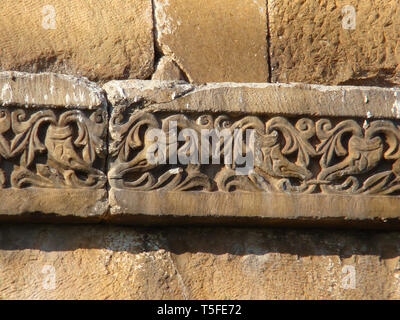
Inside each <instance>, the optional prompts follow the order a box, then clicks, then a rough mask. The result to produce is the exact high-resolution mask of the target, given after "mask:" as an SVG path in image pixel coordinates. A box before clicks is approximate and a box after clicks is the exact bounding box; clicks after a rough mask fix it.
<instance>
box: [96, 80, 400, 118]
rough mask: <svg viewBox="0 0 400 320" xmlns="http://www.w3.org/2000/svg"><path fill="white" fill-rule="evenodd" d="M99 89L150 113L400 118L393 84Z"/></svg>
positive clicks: (119, 84) (123, 85) (134, 84)
mask: <svg viewBox="0 0 400 320" xmlns="http://www.w3.org/2000/svg"><path fill="white" fill-rule="evenodd" d="M103 89H104V90H105V91H106V92H107V98H108V99H109V101H110V102H111V103H112V104H113V105H114V106H119V105H131V104H132V105H134V106H137V107H138V108H144V107H146V110H149V111H151V112H156V111H170V112H181V111H183V110H184V111H187V112H202V113H218V112H228V113H238V114H241V115H243V114H257V115H263V114H279V115H284V116H286V115H290V116H293V115H299V116H306V115H308V116H321V117H325V116H326V117H356V118H362V119H366V120H367V119H378V118H388V119H400V89H397V88H378V87H358V86H321V85H308V84H300V83H296V84H283V83H282V84H270V83H262V84H261V83H246V84H243V83H209V84H204V85H193V84H188V83H183V82H174V81H141V80H122V81H110V82H108V83H106V84H105V85H104V86H103ZM117 111H118V109H115V112H117Z"/></svg>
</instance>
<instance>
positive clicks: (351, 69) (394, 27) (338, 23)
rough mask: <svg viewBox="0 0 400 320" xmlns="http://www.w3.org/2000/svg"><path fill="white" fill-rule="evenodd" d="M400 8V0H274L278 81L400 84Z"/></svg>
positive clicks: (272, 19)
mask: <svg viewBox="0 0 400 320" xmlns="http://www.w3.org/2000/svg"><path fill="white" fill-rule="evenodd" d="M345 6H352V7H353V8H354V9H355V14H356V15H355V25H354V29H352V27H353V24H352V20H349V18H350V17H351V15H352V13H351V11H346V8H345ZM342 10H344V11H342ZM350 10H351V9H350ZM399 10H400V7H399V3H398V1H397V0H391V1H384V2H382V1H380V0H366V1H356V0H340V1H333V0H327V1H314V0H302V1H292V0H271V1H268V13H269V28H270V45H271V50H270V51H271V68H272V81H273V82H306V83H322V84H354V85H380V86H393V85H395V84H397V85H399V84H400V67H399V64H400V44H399V37H400V11H399ZM343 23H344V24H343ZM343 26H344V27H343Z"/></svg>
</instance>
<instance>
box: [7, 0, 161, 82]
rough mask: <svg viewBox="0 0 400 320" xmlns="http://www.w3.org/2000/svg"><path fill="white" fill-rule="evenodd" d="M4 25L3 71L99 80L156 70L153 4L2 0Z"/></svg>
mask: <svg viewBox="0 0 400 320" xmlns="http://www.w3.org/2000/svg"><path fill="white" fill-rule="evenodd" d="M49 6H50V7H49ZM53 10H54V11H53ZM53 12H54V18H55V25H52V17H53ZM0 26H1V27H0V56H1V61H0V70H19V71H27V72H43V71H53V72H60V73H69V74H77V75H83V76H86V77H88V78H90V79H91V80H99V81H104V80H107V79H116V78H140V79H143V78H147V77H149V76H150V75H151V73H152V71H153V61H154V50H153V47H154V44H153V32H152V29H153V20H152V6H151V0H135V1H119V0H102V1H96V0H84V1H68V2H65V1H62V0H54V1H50V2H49V1H47V0H23V1H22V0H20V1H13V0H2V3H1V9H0ZM53 27H54V29H53Z"/></svg>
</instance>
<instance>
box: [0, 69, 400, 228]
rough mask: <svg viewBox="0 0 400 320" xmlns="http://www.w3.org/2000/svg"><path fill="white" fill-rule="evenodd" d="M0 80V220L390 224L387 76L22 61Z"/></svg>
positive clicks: (397, 191)
mask: <svg viewBox="0 0 400 320" xmlns="http://www.w3.org/2000/svg"><path fill="white" fill-rule="evenodd" d="M0 89H1V91H0V105H1V110H0V111H1V115H0V155H1V158H2V162H1V166H0V169H1V171H0V173H1V174H0V178H1V179H0V182H1V186H2V189H0V199H4V201H1V202H0V214H1V218H2V219H9V220H16V219H18V217H22V216H24V215H25V216H26V215H32V214H40V215H42V216H49V217H50V216H52V217H53V218H54V216H55V217H59V218H68V219H70V218H71V217H75V218H79V219H84V218H96V219H98V220H107V221H109V222H117V221H118V222H126V223H132V222H133V223H135V221H136V222H137V223H142V222H146V217H147V222H146V223H158V222H161V221H162V218H165V221H173V220H174V219H172V218H173V217H175V218H179V219H180V220H179V219H178V220H179V223H186V224H190V223H191V219H190V218H193V220H192V221H193V223H195V224H197V223H199V221H200V222H201V217H204V223H210V222H211V223H218V222H220V223H222V224H224V223H226V222H227V221H235V219H236V221H237V223H241V222H239V221H244V219H245V220H247V221H249V220H250V222H251V219H254V223H255V221H260V222H262V223H266V224H268V223H275V222H279V224H285V223H290V224H292V223H293V222H296V221H298V222H299V223H302V224H303V223H304V222H306V223H308V224H309V225H312V224H318V223H320V222H324V221H326V222H329V223H330V224H332V222H334V221H337V222H338V223H339V222H340V223H342V222H346V221H349V222H354V223H355V222H357V223H358V222H363V223H364V222H365V223H371V224H373V223H375V224H376V226H378V225H379V226H389V227H390V226H392V227H396V226H397V225H398V223H397V220H398V218H399V217H400V212H399V210H398V208H399V201H400V200H399V199H400V197H399V195H400V178H399V175H400V173H399V172H400V171H399V162H400V151H399V150H400V130H399V126H400V122H399V114H400V111H399V110H400V91H399V90H397V89H394V88H392V89H383V88H377V87H326V86H319V85H304V84H255V83H242V84H240V83H209V84H203V85H194V84H189V83H186V82H184V81H175V82H174V81H157V80H154V81H141V80H128V81H111V82H109V83H107V84H105V85H104V87H103V88H100V87H99V86H97V85H96V84H95V83H91V82H89V81H88V80H87V79H84V78H74V77H71V76H65V75H58V74H52V73H45V74H37V75H32V74H26V73H20V72H4V73H0ZM106 97H107V98H106ZM108 109H110V111H108ZM109 112H110V114H108V113H109ZM108 119H109V120H108ZM173 123H174V125H175V126H176V128H175V129H174V128H173V127H171V124H173ZM174 130H175V131H174ZM185 130H186V131H185ZM207 130H208V131H207ZM241 130H242V131H241ZM245 130H250V131H251V133H247V132H246V131H245ZM151 131H153V132H156V133H157V134H159V135H160V138H159V139H161V140H159V142H160V143H159V144H155V141H156V140H154V139H153V140H152V139H151V138H150V137H149V136H148V133H149V132H151ZM204 131H206V132H207V134H211V135H213V134H216V133H218V134H221V132H224V134H226V136H224V137H223V138H224V140H222V138H221V137H222V136H220V139H219V140H218V139H217V140H215V141H214V140H213V139H214V138H213V139H211V140H210V137H211V136H209V137H208V138H207V139H206V140H203V137H202V136H201V134H203V133H204ZM250 131H249V132H250ZM174 132H175V133H174ZM184 132H186V133H185V134H188V133H187V132H190V134H191V135H193V136H187V135H186V136H185V137H184V138H183V139H182V137H178V135H182V134H183V133H184ZM237 132H241V133H240V134H242V135H244V136H242V137H241V138H240V139H239V140H238V136H237ZM244 132H246V133H244ZM235 135H236V136H235ZM251 135H252V138H251ZM162 137H164V138H162ZM189 138H190V139H189ZM163 139H165V141H164V140H163ZM192 139H194V140H192ZM196 139H197V140H196ZM252 139H253V140H252ZM163 141H164V142H163ZM196 141H197V142H196ZM218 141H219V143H220V144H219V146H218V144H216V143H218ZM251 141H252V142H251ZM196 143H197V145H196ZM191 145H193V146H195V147H197V149H193V150H194V152H192V154H191V157H192V156H194V158H190V159H189V160H187V159H188V158H187V155H188V152H189V151H190V150H192V149H191V147H190V148H189V146H191ZM238 146H239V148H238ZM163 148H165V149H163ZM185 148H186V149H185ZM213 148H214V149H213ZM151 150H153V151H151ZM163 150H164V151H163ZM174 150H175V151H174ZM193 150H192V151H193ZM207 150H208V151H207ZM210 150H214V151H213V152H214V153H215V152H216V151H218V152H220V154H219V155H218V156H217V157H215V155H213V154H211V153H210ZM237 150H240V151H239V154H240V155H241V156H242V157H243V156H244V155H246V154H245V153H244V152H245V150H247V151H246V152H247V156H248V157H247V156H246V157H245V158H243V159H245V160H242V161H245V162H242V163H239V162H237V159H238V158H237V157H238V155H239V154H236V153H235V152H237ZM154 151H157V152H158V153H157V152H156V153H154ZM232 151H233V156H232ZM149 152H150V153H149ZM151 152H153V157H154V156H156V158H154V159H156V161H154V159H153V160H151V158H149V154H151ZM163 153H164V154H165V155H168V157H165V159H164V160H165V161H164V160H162V158H157V157H159V156H160V155H162V154H163ZM174 155H175V156H176V162H171V159H173V157H172V156H174ZM171 157H172V158H171ZM185 157H186V158H185ZM230 157H232V158H230ZM182 159H184V160H185V159H186V161H187V162H186V163H184V162H182V161H183V160H182ZM227 159H228V160H227ZM229 159H231V160H229ZM178 160H179V161H178ZM244 164H245V165H246V166H244V167H243V165H244ZM108 186H109V188H108ZM107 198H108V199H107ZM32 219H34V217H32ZM178 220H176V221H177V222H178ZM65 221H67V220H65ZM171 223H173V222H171ZM254 223H253V224H254ZM257 223H258V222H257Z"/></svg>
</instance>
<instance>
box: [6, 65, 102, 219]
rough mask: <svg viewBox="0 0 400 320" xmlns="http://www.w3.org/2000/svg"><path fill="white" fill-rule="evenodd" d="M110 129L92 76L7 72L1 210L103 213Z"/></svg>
mask: <svg viewBox="0 0 400 320" xmlns="http://www.w3.org/2000/svg"><path fill="white" fill-rule="evenodd" d="M107 124H108V114H107V102H106V99H105V96H104V94H103V92H102V90H101V88H99V87H98V86H96V85H95V84H94V83H91V82H89V81H87V80H86V79H82V78H74V77H70V76H64V75H57V74H51V73H48V74H37V75H34V74H27V73H20V72H3V73H0V189H1V190H0V213H1V214H2V215H5V216H10V215H11V216H13V215H19V214H25V213H46V214H47V213H48V214H57V215H66V216H80V217H87V216H92V215H93V216H96V215H101V214H103V213H104V212H105V211H106V210H107V207H108V205H107V199H106V194H107V192H106V190H105V187H106V183H107V177H106V173H105V166H106V157H107V141H106V137H107Z"/></svg>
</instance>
